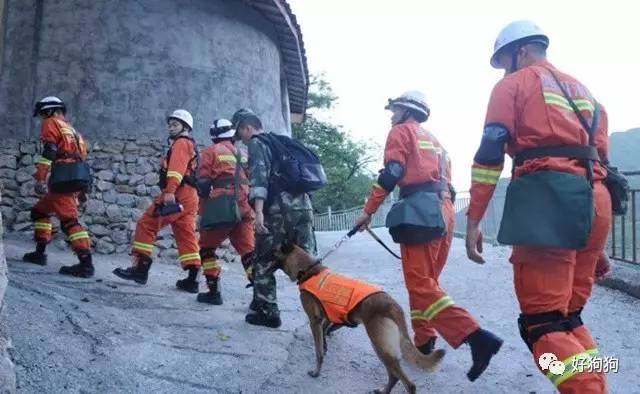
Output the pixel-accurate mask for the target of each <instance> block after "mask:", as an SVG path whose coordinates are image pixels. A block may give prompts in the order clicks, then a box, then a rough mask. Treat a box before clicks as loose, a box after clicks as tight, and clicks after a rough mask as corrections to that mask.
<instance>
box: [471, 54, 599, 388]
mask: <svg viewBox="0 0 640 394" xmlns="http://www.w3.org/2000/svg"><path fill="white" fill-rule="evenodd" d="M548 69H551V70H553V71H554V73H555V74H556V75H558V77H559V79H560V81H562V83H563V85H564V86H565V87H566V90H567V91H568V92H569V94H571V96H572V99H573V100H574V102H575V103H576V105H577V106H578V108H579V109H580V110H581V112H582V113H583V114H584V116H585V118H586V119H587V121H589V122H591V121H592V120H591V119H592V114H593V111H594V108H595V107H594V104H595V100H594V99H593V98H592V96H591V94H590V93H589V91H588V90H587V89H586V88H585V87H584V86H583V85H582V84H581V83H580V82H578V81H577V80H575V79H574V78H572V77H571V76H569V75H566V74H563V73H560V72H559V71H557V70H556V69H555V68H554V67H553V66H552V65H551V64H550V63H548V62H546V61H542V62H539V63H536V64H534V65H532V66H529V67H526V68H524V69H521V70H519V71H518V72H516V73H513V74H511V75H508V76H506V77H505V78H504V79H502V80H501V81H500V82H498V84H497V85H496V86H495V88H494V90H493V92H492V94H491V99H490V102H489V107H488V111H487V118H486V125H487V126H485V135H484V136H483V144H484V141H485V139H486V138H491V137H490V136H489V135H488V134H490V133H491V132H490V130H489V129H490V128H494V127H499V128H502V129H504V130H505V133H506V138H505V139H504V140H501V142H500V143H501V144H502V146H506V152H507V153H508V154H509V155H510V156H514V155H515V154H517V153H519V152H521V151H522V150H524V149H529V148H535V147H540V146H548V145H567V144H582V145H587V144H588V134H587V132H586V131H585V130H584V129H583V128H582V126H581V125H580V122H579V120H578V118H577V116H576V114H575V113H574V112H573V110H572V109H571V107H570V104H569V102H568V101H567V100H566V99H565V98H564V96H563V94H562V91H561V90H560V88H559V87H558V85H557V83H556V82H555V80H554V78H553V76H552V75H551V74H550V73H549V71H548ZM494 134H495V133H494ZM595 142H596V146H597V149H598V153H599V155H600V157H601V158H602V159H606V158H607V153H608V152H607V150H608V136H607V117H606V113H605V112H604V109H602V110H601V117H600V124H599V127H598V128H597V131H596V136H595ZM482 150H483V147H482V145H481V148H480V150H479V151H478V154H476V159H475V161H474V165H473V169H472V185H471V203H470V206H469V211H468V215H469V218H471V219H475V220H480V219H481V218H482V216H483V215H484V212H485V210H486V208H487V205H488V203H489V200H490V199H491V196H492V194H493V192H494V189H495V185H496V183H497V181H498V178H499V176H500V173H501V171H502V166H503V165H502V162H501V161H500V160H496V161H495V162H494V163H491V164H487V161H486V160H484V159H483V156H485V155H483V154H482V153H481V151H482ZM484 151H487V150H486V149H484ZM497 156H502V157H504V148H503V150H502V151H501V152H500V153H499V155H497ZM497 156H496V158H497ZM482 162H484V163H482ZM540 170H553V171H562V172H567V173H572V174H576V175H583V176H584V175H585V174H586V170H585V168H584V167H583V166H582V165H581V164H580V162H579V161H577V160H572V159H566V158H551V157H546V158H538V159H532V160H527V161H525V162H524V163H523V164H522V165H521V166H519V167H517V168H516V169H515V174H514V176H515V177H518V176H522V175H523V174H526V173H530V172H534V171H540ZM605 176H606V170H605V169H604V168H603V167H602V166H600V165H599V163H596V164H595V167H594V180H595V182H594V191H593V192H594V206H595V207H594V208H595V215H594V219H593V223H592V229H591V236H590V239H589V241H588V243H587V246H586V247H585V248H584V249H582V250H569V249H559V248H543V247H530V246H514V247H513V253H512V256H511V262H512V263H513V273H514V278H513V280H514V285H515V291H516V295H517V297H518V301H519V303H520V309H521V311H522V313H523V314H525V315H532V314H540V313H544V312H553V311H558V312H559V313H561V314H562V315H564V316H567V314H568V313H576V312H579V311H580V310H581V309H582V308H583V307H584V306H585V304H586V303H587V300H588V298H589V296H590V294H591V288H592V286H593V282H594V271H595V265H596V262H597V259H598V256H599V255H600V253H601V252H602V251H603V250H604V247H605V243H606V240H607V236H608V231H609V226H610V223H611V199H610V196H609V193H608V191H607V190H606V188H605V186H604V185H603V183H602V180H603V179H604V177H605ZM523 209H526V207H523ZM532 327H533V326H532ZM530 328H531V327H530ZM597 352H598V350H597V345H596V343H595V340H594V339H593V337H592V336H591V334H590V333H589V331H588V330H587V328H586V327H585V326H584V325H580V326H579V327H577V328H574V329H573V330H572V331H558V332H551V333H548V334H546V335H543V336H542V337H541V338H540V339H539V340H538V341H537V342H535V343H534V344H533V356H534V360H535V363H536V365H538V360H539V357H540V356H541V355H542V354H544V353H553V354H555V355H556V357H557V358H558V360H560V361H564V363H565V365H566V366H567V369H566V371H565V373H564V374H562V375H553V374H551V373H550V372H549V371H543V373H545V374H546V375H547V377H548V378H549V379H550V380H551V381H552V383H554V385H555V386H556V387H557V388H558V390H560V392H562V393H587V392H588V393H602V392H606V390H607V389H606V381H605V378H604V375H602V374H597V373H587V372H583V373H580V372H576V371H574V370H573V368H572V360H574V359H577V358H581V357H585V356H587V355H594V354H597ZM538 366H539V365H538Z"/></svg>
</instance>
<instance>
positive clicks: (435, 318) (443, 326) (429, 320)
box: [400, 238, 479, 348]
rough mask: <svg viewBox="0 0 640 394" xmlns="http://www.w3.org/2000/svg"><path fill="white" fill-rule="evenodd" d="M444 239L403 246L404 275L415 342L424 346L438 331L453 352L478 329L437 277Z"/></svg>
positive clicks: (475, 323) (473, 320) (476, 324)
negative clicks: (440, 284)
mask: <svg viewBox="0 0 640 394" xmlns="http://www.w3.org/2000/svg"><path fill="white" fill-rule="evenodd" d="M443 240H444V238H440V239H436V240H434V241H431V242H429V243H427V244H415V245H413V244H412V245H404V244H403V245H401V246H400V247H401V252H402V271H403V274H404V278H405V283H406V286H407V291H408V292H409V305H410V306H411V310H412V314H411V316H412V320H411V325H412V326H413V331H414V333H415V338H414V342H415V344H416V345H417V346H421V345H423V344H425V343H426V342H427V341H429V340H430V339H431V338H433V337H434V336H435V335H434V333H435V331H434V330H436V331H437V333H438V334H440V336H442V338H443V339H444V340H445V341H447V343H449V345H451V346H452V347H453V348H457V347H459V346H460V345H461V344H462V342H464V340H465V339H466V338H467V337H468V336H469V334H471V333H472V332H474V331H476V330H477V329H478V328H479V325H478V323H477V322H476V321H475V319H474V318H473V317H472V316H471V315H470V314H469V312H467V311H466V310H465V309H463V308H462V307H460V306H459V305H455V303H454V302H453V300H452V298H451V297H449V296H448V295H447V294H446V293H445V292H444V290H442V288H440V286H439V284H438V281H437V279H435V277H436V272H435V271H436V270H435V268H436V265H437V264H436V261H437V260H436V258H437V257H436V256H437V255H438V251H439V249H440V246H441V243H442V241H443Z"/></svg>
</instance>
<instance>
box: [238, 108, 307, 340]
mask: <svg viewBox="0 0 640 394" xmlns="http://www.w3.org/2000/svg"><path fill="white" fill-rule="evenodd" d="M232 123H233V124H234V126H235V128H236V133H237V134H236V136H238V137H240V138H241V139H242V141H243V142H244V143H245V144H246V145H247V146H248V148H249V180H250V184H251V191H250V192H249V201H250V202H251V203H252V204H253V207H254V209H255V213H256V222H255V227H256V248H255V256H254V261H253V264H254V265H253V267H254V269H253V272H254V279H253V286H254V287H253V301H252V302H251V306H250V309H251V310H252V312H250V313H249V314H247V316H246V318H245V320H246V321H247V323H249V324H254V325H262V326H267V327H273V328H276V327H279V326H280V324H281V321H280V311H279V309H278V304H277V300H276V279H275V276H274V272H273V269H272V261H273V259H274V255H273V252H274V249H275V248H277V247H278V245H280V244H281V243H282V242H283V241H284V240H285V239H287V240H289V241H291V242H293V243H295V244H296V245H298V246H300V247H301V248H303V249H304V250H306V251H307V252H308V253H310V254H315V253H316V243H315V236H314V234H313V208H312V206H311V199H310V198H309V195H308V194H306V193H303V194H299V195H293V194H290V193H287V192H284V191H277V190H275V188H276V186H275V185H274V184H273V183H271V182H270V181H272V180H273V179H272V175H273V170H274V168H273V165H274V161H273V157H272V153H271V150H270V149H269V147H268V146H267V145H266V144H265V143H264V142H262V141H261V140H260V139H258V138H253V137H254V136H255V135H257V134H260V133H263V132H264V131H263V130H262V122H261V121H260V119H259V118H258V116H257V115H255V114H254V113H253V112H252V111H250V110H247V109H241V110H238V111H237V112H236V113H235V114H234V115H233V118H232ZM270 186H271V187H270Z"/></svg>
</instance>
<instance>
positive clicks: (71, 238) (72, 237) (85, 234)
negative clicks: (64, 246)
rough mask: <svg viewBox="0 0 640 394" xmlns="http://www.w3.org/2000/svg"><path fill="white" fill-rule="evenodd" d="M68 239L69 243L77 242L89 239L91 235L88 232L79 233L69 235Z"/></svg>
mask: <svg viewBox="0 0 640 394" xmlns="http://www.w3.org/2000/svg"><path fill="white" fill-rule="evenodd" d="M67 239H68V240H69V241H77V240H79V239H89V233H88V232H86V231H78V232H77V233H73V234H71V235H69V237H68V238H67Z"/></svg>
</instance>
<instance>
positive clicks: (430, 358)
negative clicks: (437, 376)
mask: <svg viewBox="0 0 640 394" xmlns="http://www.w3.org/2000/svg"><path fill="white" fill-rule="evenodd" d="M393 309H395V311H394V312H395V313H393V315H394V319H393V320H394V321H395V323H396V324H397V325H398V329H399V330H400V350H401V352H402V358H404V359H405V360H406V361H408V362H409V363H410V364H412V365H414V366H416V367H418V368H420V369H422V370H424V371H427V372H432V371H434V370H435V369H436V368H437V367H438V365H440V362H441V361H442V358H443V357H444V355H445V353H446V352H445V350H444V349H438V350H434V351H433V352H431V354H428V355H426V354H422V353H421V352H420V351H419V350H418V348H416V346H415V345H414V344H413V342H411V338H410V337H409V331H408V330H407V323H406V321H405V320H404V313H403V312H402V309H401V308H400V306H399V305H398V307H397V308H393Z"/></svg>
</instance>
